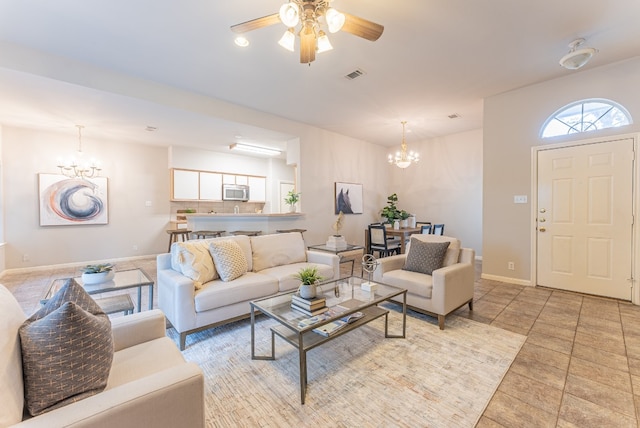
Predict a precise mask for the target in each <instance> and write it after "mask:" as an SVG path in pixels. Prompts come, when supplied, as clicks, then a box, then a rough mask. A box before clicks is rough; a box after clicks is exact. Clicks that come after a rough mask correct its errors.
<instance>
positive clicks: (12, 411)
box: [0, 285, 27, 427]
mask: <svg viewBox="0 0 640 428" xmlns="http://www.w3.org/2000/svg"><path fill="white" fill-rule="evenodd" d="M26 318H27V317H26V315H25V314H24V312H23V311H22V308H21V307H20V305H19V304H18V301H17V300H16V299H15V298H14V297H13V295H12V294H11V292H9V290H7V289H6V288H5V287H4V286H3V285H0V331H1V332H2V334H0V377H2V383H3V387H2V388H0V403H2V404H0V427H6V426H10V425H13V424H17V423H18V422H20V421H21V420H22V410H23V407H24V389H23V385H22V355H21V353H20V339H19V335H18V330H19V329H20V326H21V325H22V323H23V322H24V320H25V319H26Z"/></svg>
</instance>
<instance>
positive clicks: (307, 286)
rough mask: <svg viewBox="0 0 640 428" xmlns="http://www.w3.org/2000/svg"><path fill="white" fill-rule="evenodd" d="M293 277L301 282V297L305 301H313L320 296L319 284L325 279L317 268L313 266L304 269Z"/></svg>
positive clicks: (299, 288)
mask: <svg viewBox="0 0 640 428" xmlns="http://www.w3.org/2000/svg"><path fill="white" fill-rule="evenodd" d="M293 276H294V278H297V279H299V280H300V287H298V293H299V294H300V297H302V298H304V299H313V298H314V297H316V295H317V294H318V292H317V291H318V290H317V283H318V282H320V281H322V280H323V279H324V278H323V277H322V276H320V274H319V273H318V268H317V267H315V266H311V267H306V268H302V269H300V270H299V271H298V272H297V273H296V274H294V275H293Z"/></svg>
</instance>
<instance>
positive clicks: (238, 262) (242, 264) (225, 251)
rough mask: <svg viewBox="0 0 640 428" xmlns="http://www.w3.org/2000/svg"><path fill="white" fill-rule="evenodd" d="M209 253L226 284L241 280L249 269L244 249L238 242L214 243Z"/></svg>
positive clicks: (223, 241) (224, 241)
mask: <svg viewBox="0 0 640 428" xmlns="http://www.w3.org/2000/svg"><path fill="white" fill-rule="evenodd" d="M209 252H210V253H211V256H212V257H213V263H214V264H215V266H216V270H217V271H218V274H219V275H220V279H221V280H223V281H225V282H228V281H233V280H234V279H236V278H239V277H240V276H242V275H244V274H245V273H247V270H248V269H249V265H248V263H247V259H246V258H245V255H244V253H243V252H242V248H241V247H240V245H239V244H238V243H237V242H236V241H232V240H231V239H225V240H221V241H213V242H211V244H210V245H209Z"/></svg>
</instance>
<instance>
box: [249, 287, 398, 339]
mask: <svg viewBox="0 0 640 428" xmlns="http://www.w3.org/2000/svg"><path fill="white" fill-rule="evenodd" d="M363 283H369V281H368V280H367V279H365V278H360V277H357V276H351V277H347V278H341V279H338V280H334V281H328V282H323V283H321V284H319V285H318V296H319V297H324V298H325V299H327V301H326V306H328V307H329V308H331V307H335V306H340V307H342V308H346V310H344V311H340V313H338V314H337V315H336V316H335V317H334V318H335V319H338V318H342V317H344V316H345V315H348V314H350V313H353V312H357V311H359V310H360V309H363V308H366V307H369V306H373V305H377V304H378V303H381V302H384V301H385V300H388V299H390V298H392V297H395V296H398V295H400V294H402V293H404V292H405V290H404V289H403V288H398V287H392V286H390V285H386V284H382V283H379V282H373V281H372V282H371V284H373V285H374V286H373V288H374V291H368V290H366V289H363V288H362V287H361V285H362V284H363ZM296 292H297V291H291V292H289V293H284V294H279V295H277V296H272V297H267V298H264V299H259V300H254V301H253V302H251V305H252V306H254V307H255V308H256V309H258V310H259V311H260V312H262V313H265V314H267V315H268V316H270V317H272V318H275V319H277V320H278V321H280V322H281V323H282V324H286V325H287V326H288V327H289V328H292V329H293V330H297V331H305V330H311V329H313V328H314V327H315V326H313V325H311V326H306V327H299V325H298V324H299V322H300V321H302V320H305V319H307V318H310V316H309V315H306V314H303V313H301V312H298V311H296V310H295V309H292V308H291V296H292V295H293V294H296ZM331 320H333V318H327V320H326V321H331Z"/></svg>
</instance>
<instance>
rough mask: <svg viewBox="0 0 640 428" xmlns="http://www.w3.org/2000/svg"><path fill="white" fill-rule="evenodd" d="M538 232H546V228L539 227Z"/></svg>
mask: <svg viewBox="0 0 640 428" xmlns="http://www.w3.org/2000/svg"><path fill="white" fill-rule="evenodd" d="M538 230H539V231H540V232H546V231H547V228H546V227H540V228H538Z"/></svg>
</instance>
